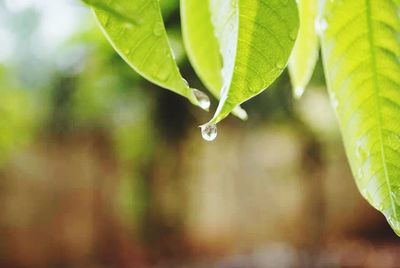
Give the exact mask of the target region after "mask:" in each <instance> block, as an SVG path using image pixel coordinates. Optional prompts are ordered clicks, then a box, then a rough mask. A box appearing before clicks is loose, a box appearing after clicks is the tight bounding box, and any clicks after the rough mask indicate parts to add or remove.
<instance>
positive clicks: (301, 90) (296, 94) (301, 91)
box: [294, 86, 304, 99]
mask: <svg viewBox="0 0 400 268" xmlns="http://www.w3.org/2000/svg"><path fill="white" fill-rule="evenodd" d="M303 94H304V87H300V86H297V87H296V88H295V89H294V97H295V98H296V99H300V98H301V96H303Z"/></svg>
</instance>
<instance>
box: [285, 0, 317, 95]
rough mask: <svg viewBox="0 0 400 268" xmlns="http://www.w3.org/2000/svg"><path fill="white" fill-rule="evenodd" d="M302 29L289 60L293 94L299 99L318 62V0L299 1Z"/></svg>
mask: <svg viewBox="0 0 400 268" xmlns="http://www.w3.org/2000/svg"><path fill="white" fill-rule="evenodd" d="M298 6H299V15H300V29H299V35H298V37H297V40H296V44H295V46H294V49H293V52H292V55H291V56H290V60H289V72H290V78H291V80H292V84H293V93H294V96H296V97H297V98H299V97H301V96H302V95H303V92H304V90H305V88H306V87H307V85H308V82H310V79H311V76H312V74H313V71H314V68H315V65H316V63H317V60H318V52H319V41H318V36H317V33H316V32H315V19H316V17H317V11H318V0H299V1H298Z"/></svg>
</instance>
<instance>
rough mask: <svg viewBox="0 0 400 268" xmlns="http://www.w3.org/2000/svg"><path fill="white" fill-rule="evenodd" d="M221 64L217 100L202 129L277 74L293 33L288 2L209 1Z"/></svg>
mask: <svg viewBox="0 0 400 268" xmlns="http://www.w3.org/2000/svg"><path fill="white" fill-rule="evenodd" d="M210 12H211V21H212V23H213V25H214V29H215V30H214V31H215V34H216V37H217V39H218V41H219V44H220V51H221V55H222V59H223V68H222V77H223V87H222V89H221V101H220V103H219V106H218V109H217V111H216V113H215V115H214V118H213V119H212V120H211V121H210V122H209V123H208V124H215V123H218V122H219V121H221V120H222V119H224V118H225V117H226V116H227V115H228V114H229V113H230V112H231V111H232V110H233V109H234V108H235V107H236V106H238V105H240V104H241V103H243V102H245V101H246V100H248V99H250V98H252V97H254V96H255V95H257V94H259V93H261V92H262V91H263V90H264V89H265V88H266V87H268V86H269V85H270V84H271V83H272V82H273V81H275V79H276V78H277V77H278V76H279V75H280V74H281V73H282V71H283V70H284V68H285V67H286V64H287V61H288V58H289V56H290V53H291V50H292V48H293V45H294V42H295V39H296V36H297V31H298V14H297V7H296V4H295V1H294V0H288V1H284V3H283V2H282V1H278V0H271V1H265V0H262V1H259V0H251V1H236V0H232V1H217V0H211V1H210Z"/></svg>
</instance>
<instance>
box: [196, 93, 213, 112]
mask: <svg viewBox="0 0 400 268" xmlns="http://www.w3.org/2000/svg"><path fill="white" fill-rule="evenodd" d="M192 90H193V94H194V96H195V97H196V99H197V101H198V102H199V106H200V107H201V108H202V109H203V110H208V109H209V108H210V104H211V102H210V98H208V96H207V95H206V94H205V93H204V92H202V91H200V90H198V89H192Z"/></svg>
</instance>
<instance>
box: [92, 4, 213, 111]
mask: <svg viewBox="0 0 400 268" xmlns="http://www.w3.org/2000/svg"><path fill="white" fill-rule="evenodd" d="M86 2H87V3H88V4H90V5H92V7H93V9H94V11H95V13H96V15H97V18H98V20H99V23H100V25H101V27H102V29H103V32H104V34H105V35H106V36H107V38H108V40H109V41H110V43H111V44H112V45H113V47H114V48H115V50H116V51H117V52H118V53H119V54H120V55H121V57H122V58H123V59H124V60H125V61H126V62H127V63H128V64H129V65H130V66H131V67H132V68H133V69H134V70H136V71H137V72H138V73H139V74H141V75H142V76H143V77H145V78H146V79H147V80H149V81H151V82H153V83H155V84H157V85H159V86H160V87H163V88H166V89H169V90H172V91H174V92H176V93H178V94H180V95H182V96H184V97H186V98H188V99H189V100H190V101H191V102H192V103H193V104H195V105H198V106H201V107H202V108H204V109H208V107H209V101H207V97H206V96H205V95H204V94H203V93H201V92H199V91H197V90H192V89H191V88H189V85H188V84H187V82H186V81H185V80H184V79H183V78H182V76H181V74H180V72H179V69H178V66H177V64H176V62H175V59H174V54H173V51H172V49H171V47H170V44H169V41H168V37H167V33H166V30H165V27H164V23H163V19H162V16H161V9H160V5H159V2H158V0H136V1H130V0H119V1H106V0H86ZM128 14H129V15H128Z"/></svg>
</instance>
